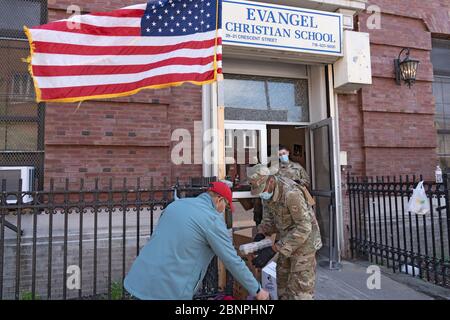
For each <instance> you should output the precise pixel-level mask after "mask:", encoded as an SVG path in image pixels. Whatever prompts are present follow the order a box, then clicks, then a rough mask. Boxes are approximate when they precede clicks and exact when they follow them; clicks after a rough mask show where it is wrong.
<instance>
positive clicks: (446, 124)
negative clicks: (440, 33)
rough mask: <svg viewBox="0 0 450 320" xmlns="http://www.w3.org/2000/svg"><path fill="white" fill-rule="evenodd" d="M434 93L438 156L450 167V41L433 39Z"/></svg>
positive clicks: (442, 164)
mask: <svg viewBox="0 0 450 320" xmlns="http://www.w3.org/2000/svg"><path fill="white" fill-rule="evenodd" d="M431 60H432V62H433V69H434V83H433V94H434V96H435V100H436V117H435V123H436V129H437V133H438V150H437V152H438V157H439V159H440V165H441V167H443V168H450V41H448V40H433V50H432V54H431Z"/></svg>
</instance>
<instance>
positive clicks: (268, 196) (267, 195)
mask: <svg viewBox="0 0 450 320" xmlns="http://www.w3.org/2000/svg"><path fill="white" fill-rule="evenodd" d="M272 196H273V192H270V193H269V192H263V193H261V194H260V195H259V197H260V198H261V199H263V200H270V199H271V198H272Z"/></svg>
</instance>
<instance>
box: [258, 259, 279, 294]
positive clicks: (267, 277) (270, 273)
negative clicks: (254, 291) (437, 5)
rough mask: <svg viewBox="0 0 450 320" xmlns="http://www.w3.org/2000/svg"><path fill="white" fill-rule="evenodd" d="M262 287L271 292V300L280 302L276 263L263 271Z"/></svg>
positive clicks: (270, 264)
mask: <svg viewBox="0 0 450 320" xmlns="http://www.w3.org/2000/svg"><path fill="white" fill-rule="evenodd" d="M261 285H262V287H263V288H264V289H265V290H267V291H268V292H269V294H270V299H271V300H278V294H277V264H276V262H274V261H272V262H270V263H269V264H268V265H267V266H265V267H264V268H263V269H262V281H261Z"/></svg>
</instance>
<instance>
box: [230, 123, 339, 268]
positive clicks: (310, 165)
mask: <svg viewBox="0 0 450 320" xmlns="http://www.w3.org/2000/svg"><path fill="white" fill-rule="evenodd" d="M273 130H278V136H279V144H281V145H283V146H286V147H287V148H288V149H289V150H290V161H293V162H297V163H298V164H300V165H301V166H302V167H303V168H305V170H306V172H307V173H308V175H309V178H310V193H311V194H312V195H313V197H314V198H315V201H316V205H315V208H314V209H315V213H316V217H317V220H318V223H319V227H320V230H321V235H322V242H323V247H322V249H321V250H320V252H319V254H320V255H321V256H323V257H326V258H328V259H327V260H328V262H327V263H329V265H330V268H335V267H337V266H338V264H337V262H338V261H339V256H338V255H339V242H338V234H337V219H336V199H335V196H336V194H335V181H334V172H333V170H334V163H333V161H334V157H333V148H332V121H331V119H326V120H323V121H320V122H317V123H314V124H311V125H304V126H293V125H278V124H276V125H274V124H265V123H259V124H256V123H252V124H249V123H238V122H228V123H226V125H225V146H226V155H227V165H226V172H227V176H228V177H227V178H228V179H230V180H232V181H233V182H234V184H235V193H234V196H235V198H238V199H248V198H252V196H251V195H250V192H249V191H250V187H249V185H248V182H247V177H246V168H247V167H249V166H252V165H254V164H256V163H267V162H268V161H269V159H272V155H271V151H272V150H275V149H274V148H273V146H272V141H271V139H272V136H273V135H272V134H273ZM275 136H276V135H275ZM275 143H277V142H275ZM276 147H278V146H276ZM276 150H278V148H276ZM275 157H277V155H276V156H275ZM248 218H249V219H254V220H256V221H255V222H258V220H259V219H257V218H256V216H255V215H254V214H253V211H250V212H248Z"/></svg>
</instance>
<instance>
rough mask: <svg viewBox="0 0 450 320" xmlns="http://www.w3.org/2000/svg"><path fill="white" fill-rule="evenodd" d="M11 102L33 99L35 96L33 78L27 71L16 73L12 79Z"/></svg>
mask: <svg viewBox="0 0 450 320" xmlns="http://www.w3.org/2000/svg"><path fill="white" fill-rule="evenodd" d="M11 98H12V101H11V103H17V102H19V103H20V102H23V101H29V100H31V101H33V100H34V98H35V95H34V87H33V79H32V78H31V75H30V74H29V73H28V72H27V73H23V72H20V73H15V74H14V75H13V76H12V79H11Z"/></svg>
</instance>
